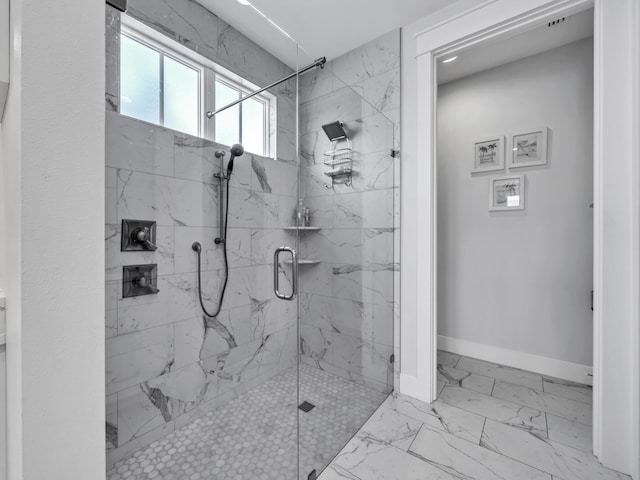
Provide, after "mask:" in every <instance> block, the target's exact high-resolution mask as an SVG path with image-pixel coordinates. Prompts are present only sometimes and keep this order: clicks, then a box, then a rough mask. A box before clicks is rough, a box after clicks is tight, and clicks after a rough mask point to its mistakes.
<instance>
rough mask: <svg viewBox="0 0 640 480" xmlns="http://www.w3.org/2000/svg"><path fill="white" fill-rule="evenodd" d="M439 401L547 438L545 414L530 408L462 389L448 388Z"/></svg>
mask: <svg viewBox="0 0 640 480" xmlns="http://www.w3.org/2000/svg"><path fill="white" fill-rule="evenodd" d="M439 400H440V401H442V402H444V403H448V404H449V405H453V406H454V407H458V408H462V409H463V410H467V411H468V412H472V413H475V414H477V415H482V416H483V417H487V418H491V419H493V420H496V421H498V422H501V423H505V424H507V425H511V426H513V427H517V428H520V429H522V430H526V431H531V432H533V433H535V434H536V435H540V436H542V437H546V436H547V425H546V421H545V417H544V413H542V412H540V411H539V410H534V409H532V408H529V407H525V406H522V405H518V404H516V403H513V402H509V401H506V400H502V399H500V398H496V397H490V396H488V395H483V394H482V393H478V392H474V391H472V390H467V389H466V388H461V387H452V386H447V387H445V389H444V390H443V391H442V393H441V394H440V397H439Z"/></svg>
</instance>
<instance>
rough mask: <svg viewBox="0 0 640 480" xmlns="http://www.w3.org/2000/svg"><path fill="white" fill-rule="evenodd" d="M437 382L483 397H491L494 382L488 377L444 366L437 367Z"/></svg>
mask: <svg viewBox="0 0 640 480" xmlns="http://www.w3.org/2000/svg"><path fill="white" fill-rule="evenodd" d="M438 380H441V381H443V382H445V383H446V384H447V385H457V386H459V387H464V388H468V389H469V390H473V391H476V392H480V393H484V394H485V395H491V391H492V390H493V383H494V381H495V380H494V379H493V378H490V377H485V376H483V375H478V374H477V373H471V372H466V371H465V370H461V369H459V368H454V367H447V366H444V365H438Z"/></svg>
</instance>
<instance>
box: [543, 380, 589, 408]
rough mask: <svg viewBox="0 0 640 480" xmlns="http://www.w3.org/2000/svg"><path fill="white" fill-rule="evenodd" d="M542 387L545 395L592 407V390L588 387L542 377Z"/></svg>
mask: <svg viewBox="0 0 640 480" xmlns="http://www.w3.org/2000/svg"><path fill="white" fill-rule="evenodd" d="M542 387H543V389H544V391H545V393H552V394H554V395H557V396H558V397H564V398H568V399H570V400H575V401H577V402H582V403H587V404H589V405H593V388H592V387H591V386H590V385H583V384H580V383H574V382H570V381H568V380H561V379H559V378H553V377H543V379H542Z"/></svg>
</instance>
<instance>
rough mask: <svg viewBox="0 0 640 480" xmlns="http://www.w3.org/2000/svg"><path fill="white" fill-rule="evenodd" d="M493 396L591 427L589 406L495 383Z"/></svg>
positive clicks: (519, 386) (518, 387) (524, 388)
mask: <svg viewBox="0 0 640 480" xmlns="http://www.w3.org/2000/svg"><path fill="white" fill-rule="evenodd" d="M493 396H494V397H497V398H501V399H503V400H508V401H510V402H513V403H517V404H519V405H525V406H527V407H530V408H534V409H536V410H541V411H543V412H547V413H552V414H554V415H557V416H559V417H563V418H566V419H569V420H573V421H575V422H580V423H584V424H585V425H591V422H592V420H591V419H592V414H593V413H592V409H591V405H588V404H586V403H582V402H577V401H575V400H571V399H568V398H565V397H559V396H557V395H554V394H552V393H545V392H541V391H538V390H535V389H533V388H528V387H523V386H521V385H514V384H512V383H506V382H502V381H497V382H496V385H495V387H494V389H493Z"/></svg>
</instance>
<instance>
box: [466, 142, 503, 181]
mask: <svg viewBox="0 0 640 480" xmlns="http://www.w3.org/2000/svg"><path fill="white" fill-rule="evenodd" d="M504 145H505V137H504V135H496V136H493V137H484V138H479V139H478V140H475V141H474V142H473V169H472V170H471V173H482V172H495V171H497V170H504Z"/></svg>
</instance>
